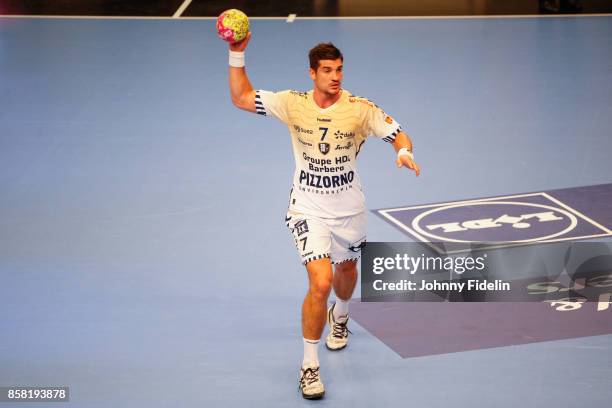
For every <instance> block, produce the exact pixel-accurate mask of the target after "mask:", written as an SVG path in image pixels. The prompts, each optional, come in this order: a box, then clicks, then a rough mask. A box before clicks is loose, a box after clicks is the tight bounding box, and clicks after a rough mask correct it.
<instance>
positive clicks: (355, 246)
mask: <svg viewBox="0 0 612 408" xmlns="http://www.w3.org/2000/svg"><path fill="white" fill-rule="evenodd" d="M365 246H366V237H362V238H360V239H358V240H357V241H355V242H353V243H352V244H350V245H349V249H350V250H351V251H353V252H359V251H361V250H362V249H363V248H364V247H365Z"/></svg>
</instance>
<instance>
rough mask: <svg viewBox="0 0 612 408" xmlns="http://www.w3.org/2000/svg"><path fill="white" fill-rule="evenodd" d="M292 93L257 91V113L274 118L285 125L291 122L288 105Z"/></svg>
mask: <svg viewBox="0 0 612 408" xmlns="http://www.w3.org/2000/svg"><path fill="white" fill-rule="evenodd" d="M290 97H291V95H290V91H288V90H287V91H281V92H270V91H264V90H261V89H260V90H258V91H255V111H256V112H257V113H258V114H260V115H264V116H272V117H275V118H276V119H278V120H280V121H281V122H283V123H287V122H288V120H289V114H288V108H287V107H288V104H289V98H290Z"/></svg>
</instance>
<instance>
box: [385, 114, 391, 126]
mask: <svg viewBox="0 0 612 408" xmlns="http://www.w3.org/2000/svg"><path fill="white" fill-rule="evenodd" d="M385 122H387V123H388V124H390V125H392V124H393V118H392V117H391V116H385Z"/></svg>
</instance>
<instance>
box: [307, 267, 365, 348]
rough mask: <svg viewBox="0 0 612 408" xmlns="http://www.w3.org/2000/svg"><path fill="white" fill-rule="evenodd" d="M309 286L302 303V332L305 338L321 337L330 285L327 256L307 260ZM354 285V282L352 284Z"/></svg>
mask: <svg viewBox="0 0 612 408" xmlns="http://www.w3.org/2000/svg"><path fill="white" fill-rule="evenodd" d="M306 270H307V271H308V280H309V287H308V293H307V294H306V297H305V298H304V303H303V304H302V334H303V336H304V338H305V339H310V340H317V339H319V338H321V334H322V333H323V328H324V327H325V322H326V315H327V298H328V297H329V292H330V291H331V287H332V279H333V272H332V265H331V262H330V260H329V259H328V258H323V259H317V260H315V261H311V262H308V264H307V265H306ZM353 286H354V284H353Z"/></svg>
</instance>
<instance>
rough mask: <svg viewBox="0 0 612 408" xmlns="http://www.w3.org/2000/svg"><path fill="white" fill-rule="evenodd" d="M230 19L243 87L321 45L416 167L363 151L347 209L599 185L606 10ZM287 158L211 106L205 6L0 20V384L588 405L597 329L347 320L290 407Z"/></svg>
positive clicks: (376, 237)
mask: <svg viewBox="0 0 612 408" xmlns="http://www.w3.org/2000/svg"><path fill="white" fill-rule="evenodd" d="M252 32H253V38H252V41H251V44H250V46H249V49H248V51H247V71H248V73H249V75H250V77H251V81H252V83H253V85H254V86H255V88H259V89H267V90H283V89H288V88H294V89H298V90H308V89H310V87H311V83H310V80H309V77H308V75H307V52H308V50H309V49H310V48H311V47H312V46H313V45H315V44H316V43H318V42H321V41H332V42H334V43H335V44H336V45H337V46H338V47H339V48H340V49H341V50H342V52H343V54H344V56H345V74H344V75H345V78H344V87H345V88H346V89H348V90H350V91H351V92H353V93H354V94H357V95H363V96H367V97H368V98H370V99H372V100H373V101H375V102H376V103H377V104H378V105H380V106H381V107H383V108H384V109H385V110H386V111H387V112H388V113H389V114H391V115H393V117H394V118H395V119H397V120H398V121H399V122H400V123H401V124H402V125H403V128H404V129H405V130H406V131H407V133H408V134H409V135H410V136H411V137H412V139H413V141H414V144H415V158H416V159H417V162H418V163H419V164H420V166H421V168H422V174H421V176H420V177H419V178H415V177H414V175H413V174H411V173H409V172H407V171H405V170H404V171H402V170H398V169H397V168H396V167H395V159H394V157H395V155H394V152H393V151H392V149H391V147H390V146H388V145H387V144H385V143H383V142H380V141H378V140H374V139H372V140H369V141H368V142H367V143H366V144H365V146H364V148H363V150H362V153H360V175H361V178H362V182H363V185H364V189H365V193H366V199H367V206H368V208H369V209H374V208H390V207H399V206H408V205H416V204H424V203H434V202H441V201H451V200H461V199H469V198H474V197H485V196H497V195H508V194H513V193H523V192H530V191H542V190H551V189H559V188H566V187H577V186H589V185H595V184H602V183H610V182H612V161H611V160H610V154H611V152H612V136H611V131H610V129H612V47H610V44H611V43H612V17H609V16H602V17H563V18H562V17H559V18H556V17H555V18H507V19H506V18H495V19H480V18H469V19H424V20H418V19H391V20H343V19H330V20H300V19H298V20H296V21H295V22H293V23H290V24H288V23H286V22H285V21H284V20H254V21H252ZM292 171H293V155H292V153H291V143H290V139H289V136H288V132H287V130H286V128H284V127H283V125H281V124H280V123H278V122H275V121H274V120H273V119H270V118H265V117H261V116H258V115H253V114H248V113H246V112H243V111H239V110H237V109H235V108H234V107H233V106H232V104H231V102H230V98H229V91H228V89H227V51H226V45H225V44H224V43H222V41H220V40H219V39H218V38H217V37H216V33H215V28H214V23H213V21H212V20H206V19H202V20H170V19H154V20H143V19H125V20H124V19H44V18H43V19H40V18H36V19H31V18H0V277H1V278H2V280H1V282H2V283H1V284H0V386H9V385H57V386H69V387H70V392H71V400H70V402H69V403H66V404H59V403H58V404H54V405H53V406H54V407H55V406H57V407H62V406H66V407H85V408H92V407H104V408H107V407H130V408H135V407H147V408H154V407H170V406H177V407H244V406H251V407H293V406H314V405H316V406H321V407H407V406H410V407H447V406H449V405H452V406H456V407H491V406H495V407H508V408H509V407H517V406H520V407H534V408H541V407H546V406H557V407H566V406H573V405H576V404H578V405H580V406H582V407H599V406H606V405H609V403H610V400H611V399H612V387H611V385H612V335H603V336H591V337H581V338H574V339H566V340H558V341H547V342H538V343H533V344H523V345H513V346H507V347H498V348H488V349H482V350H472V351H466V352H457V353H450V354H440V355H431V356H423V357H417V358H401V357H400V356H399V355H398V354H396V353H395V352H394V351H393V350H391V349H390V348H388V347H387V346H386V345H385V344H384V343H383V342H381V341H380V340H379V339H377V338H376V337H375V336H374V335H372V334H370V333H369V332H368V331H366V330H365V329H364V328H363V327H361V326H360V325H359V324H358V323H357V322H356V321H353V322H352V325H351V330H352V331H353V332H354V335H353V336H352V339H351V345H350V346H349V348H347V350H345V351H344V352H341V353H337V354H332V353H330V352H328V351H327V350H325V349H324V348H323V347H321V350H320V357H321V363H322V377H323V380H324V382H325V384H326V387H327V395H326V398H325V399H324V400H322V401H319V402H315V403H312V402H307V401H303V400H302V397H301V396H300V394H299V393H298V391H297V375H298V368H299V363H300V359H301V354H302V340H301V333H300V320H299V313H300V306H301V301H302V298H303V296H304V294H305V290H306V284H307V281H306V274H305V271H304V268H303V267H302V266H301V264H300V263H299V259H298V255H297V253H296V251H295V249H294V246H293V240H292V238H291V236H290V234H289V232H288V231H287V230H286V227H285V225H284V222H283V220H284V215H285V211H286V206H287V199H288V192H289V188H290V183H291V176H292ZM368 222H369V226H368V228H369V235H368V240H370V241H405V240H406V239H407V238H406V236H405V235H403V234H402V233H400V232H399V231H398V230H396V229H394V228H393V227H392V226H391V225H389V224H387V223H385V222H384V221H383V220H382V219H380V218H379V217H376V216H375V215H374V214H373V213H370V214H369V215H368ZM359 295H360V294H359V292H357V293H355V298H356V301H358V298H359ZM332 298H333V296H332ZM509 307H511V306H509ZM607 313H612V311H610V310H608V311H607ZM384 318H385V317H384V315H383V316H381V319H384ZM422 324H423V325H427V324H428V322H427V321H423V322H422ZM431 341H432V342H435V341H436V340H435V339H431ZM4 406H7V407H9V406H22V404H11V403H0V407H4ZM27 406H28V407H38V406H40V407H42V406H49V405H43V404H35V403H31V404H28V405H27Z"/></svg>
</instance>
